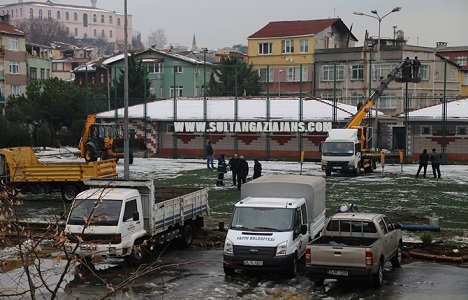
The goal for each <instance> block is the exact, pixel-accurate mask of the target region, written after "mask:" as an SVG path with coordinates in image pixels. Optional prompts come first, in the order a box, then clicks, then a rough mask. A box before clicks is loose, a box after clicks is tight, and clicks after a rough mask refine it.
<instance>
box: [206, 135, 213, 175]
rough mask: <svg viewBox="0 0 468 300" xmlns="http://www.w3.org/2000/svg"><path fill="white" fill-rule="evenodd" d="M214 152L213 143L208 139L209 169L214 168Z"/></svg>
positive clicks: (207, 157) (207, 158) (207, 163)
mask: <svg viewBox="0 0 468 300" xmlns="http://www.w3.org/2000/svg"><path fill="white" fill-rule="evenodd" d="M213 153H214V152H213V146H212V145H211V141H208V144H207V145H206V167H207V168H208V169H214V158H213ZM210 165H211V167H210Z"/></svg>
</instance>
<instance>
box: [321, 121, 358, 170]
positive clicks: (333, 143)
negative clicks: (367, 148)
mask: <svg viewBox="0 0 468 300" xmlns="http://www.w3.org/2000/svg"><path fill="white" fill-rule="evenodd" d="M361 157H362V152H361V144H360V142H359V139H358V129H331V130H330V131H328V137H327V138H326V139H325V142H324V143H323V144H322V171H325V174H326V175H327V176H330V175H331V173H332V172H340V173H352V174H355V175H359V173H360V170H361V167H362V166H361Z"/></svg>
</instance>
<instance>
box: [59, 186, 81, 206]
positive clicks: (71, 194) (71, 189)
mask: <svg viewBox="0 0 468 300" xmlns="http://www.w3.org/2000/svg"><path fill="white" fill-rule="evenodd" d="M61 192H62V200H63V201H65V202H72V201H73V199H75V197H76V195H78V193H79V192H80V189H79V188H78V187H77V186H76V185H74V184H66V185H64V186H62V188H61Z"/></svg>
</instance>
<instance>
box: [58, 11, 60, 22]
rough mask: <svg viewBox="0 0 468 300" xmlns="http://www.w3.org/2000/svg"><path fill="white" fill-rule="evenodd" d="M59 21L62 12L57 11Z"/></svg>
mask: <svg viewBox="0 0 468 300" xmlns="http://www.w3.org/2000/svg"><path fill="white" fill-rule="evenodd" d="M57 20H60V12H59V11H57Z"/></svg>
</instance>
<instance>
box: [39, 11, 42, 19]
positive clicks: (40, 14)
mask: <svg viewBox="0 0 468 300" xmlns="http://www.w3.org/2000/svg"><path fill="white" fill-rule="evenodd" d="M39 19H42V9H39Z"/></svg>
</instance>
